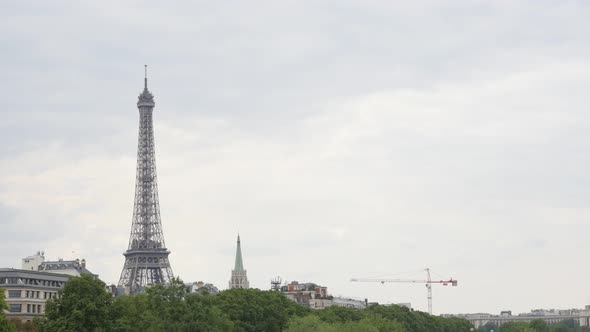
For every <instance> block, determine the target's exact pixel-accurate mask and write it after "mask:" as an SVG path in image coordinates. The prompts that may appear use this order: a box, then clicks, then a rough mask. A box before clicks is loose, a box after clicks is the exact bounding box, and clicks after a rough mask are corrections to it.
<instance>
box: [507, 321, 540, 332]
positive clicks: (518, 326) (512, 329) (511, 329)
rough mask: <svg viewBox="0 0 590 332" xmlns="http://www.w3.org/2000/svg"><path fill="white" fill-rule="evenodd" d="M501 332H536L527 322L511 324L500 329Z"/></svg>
mask: <svg viewBox="0 0 590 332" xmlns="http://www.w3.org/2000/svg"><path fill="white" fill-rule="evenodd" d="M499 332H534V330H533V329H532V328H531V327H530V326H529V324H528V323H526V322H509V323H506V324H503V325H502V326H501V327H500V331H499Z"/></svg>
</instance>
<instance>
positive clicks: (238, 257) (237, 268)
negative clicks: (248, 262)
mask: <svg viewBox="0 0 590 332" xmlns="http://www.w3.org/2000/svg"><path fill="white" fill-rule="evenodd" d="M234 271H237V272H243V271H244V262H243V261H242V245H241V244H240V234H238V248H237V249H236V264H235V266H234Z"/></svg>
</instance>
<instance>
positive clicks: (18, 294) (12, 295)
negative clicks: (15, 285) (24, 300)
mask: <svg viewBox="0 0 590 332" xmlns="http://www.w3.org/2000/svg"><path fill="white" fill-rule="evenodd" d="M21 293H22V291H20V290H9V291H8V297H9V298H15V297H21Z"/></svg>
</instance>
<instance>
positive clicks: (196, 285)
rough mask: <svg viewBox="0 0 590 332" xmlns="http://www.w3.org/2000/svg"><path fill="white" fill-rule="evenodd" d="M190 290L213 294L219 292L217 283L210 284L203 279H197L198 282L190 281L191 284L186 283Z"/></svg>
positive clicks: (191, 291) (190, 291)
mask: <svg viewBox="0 0 590 332" xmlns="http://www.w3.org/2000/svg"><path fill="white" fill-rule="evenodd" d="M184 285H185V286H186V287H187V288H188V290H189V293H199V294H205V293H207V294H211V295H216V294H218V293H219V289H218V288H217V287H215V285H213V284H209V283H204V282H202V281H197V282H193V283H189V284H184Z"/></svg>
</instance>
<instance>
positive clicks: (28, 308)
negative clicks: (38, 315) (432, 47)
mask: <svg viewBox="0 0 590 332" xmlns="http://www.w3.org/2000/svg"><path fill="white" fill-rule="evenodd" d="M27 312H31V305H30V304H27Z"/></svg>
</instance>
